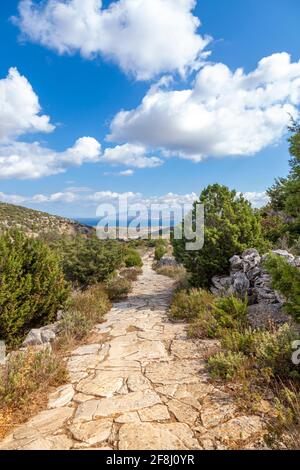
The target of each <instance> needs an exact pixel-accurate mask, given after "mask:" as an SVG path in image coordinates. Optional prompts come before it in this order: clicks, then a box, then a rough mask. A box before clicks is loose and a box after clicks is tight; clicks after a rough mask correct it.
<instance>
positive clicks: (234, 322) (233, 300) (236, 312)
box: [213, 295, 248, 329]
mask: <svg viewBox="0 0 300 470" xmlns="http://www.w3.org/2000/svg"><path fill="white" fill-rule="evenodd" d="M247 307H248V304H247V300H240V299H238V298H237V297H235V296H234V295H231V296H229V297H220V298H217V299H216V300H215V302H214V308H213V316H214V318H215V320H216V321H217V322H218V324H219V326H220V327H221V328H228V329H234V328H239V327H241V326H245V325H246V323H247Z"/></svg>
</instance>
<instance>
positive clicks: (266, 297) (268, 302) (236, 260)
mask: <svg viewBox="0 0 300 470" xmlns="http://www.w3.org/2000/svg"><path fill="white" fill-rule="evenodd" d="M272 253H274V254H276V255H278V256H281V257H283V258H285V259H286V261H287V262H288V263H290V264H291V265H293V266H295V267H298V268H300V257H296V256H293V255H292V254H291V253H288V252H287V251H285V250H273V251H272ZM266 256H267V255H265V256H260V254H259V253H258V251H257V250H256V249H249V250H246V251H245V252H244V253H243V254H242V255H241V256H237V255H235V256H233V257H232V258H231V259H230V274H229V275H228V276H215V277H213V278H212V284H213V287H212V288H211V291H212V292H213V293H214V294H215V295H230V294H234V295H237V296H238V297H240V298H245V297H246V296H247V297H248V302H249V309H248V310H249V320H250V322H251V323H252V324H253V325H254V326H264V325H265V323H266V322H269V321H272V322H275V323H284V322H287V321H289V320H290V319H289V317H287V315H285V314H284V312H283V308H282V307H283V305H284V302H285V299H284V298H283V297H282V296H281V295H280V294H279V293H278V292H276V291H275V290H274V289H273V288H272V279H271V276H270V275H269V274H268V273H267V271H266V270H265V269H264V268H263V261H264V260H265V259H266Z"/></svg>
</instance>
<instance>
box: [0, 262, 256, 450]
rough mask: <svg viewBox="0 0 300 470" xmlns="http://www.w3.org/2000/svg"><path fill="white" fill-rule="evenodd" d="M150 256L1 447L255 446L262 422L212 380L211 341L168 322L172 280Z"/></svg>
mask: <svg viewBox="0 0 300 470" xmlns="http://www.w3.org/2000/svg"><path fill="white" fill-rule="evenodd" d="M152 261H153V260H152V259H151V258H150V257H147V258H145V260H144V263H145V264H144V270H143V274H142V276H141V277H140V278H139V280H138V281H137V282H136V283H135V286H134V290H133V292H132V294H131V295H130V296H129V298H128V300H127V301H125V302H122V303H119V304H116V305H115V306H114V308H112V310H111V311H110V312H109V313H108V314H107V316H106V321H105V322H104V323H102V324H100V325H97V327H96V330H95V335H94V338H93V343H92V344H87V345H85V346H81V347H79V348H77V349H76V350H74V351H73V352H72V353H71V354H70V356H69V357H67V358H66V361H67V365H68V370H69V374H70V375H69V383H68V384H67V385H65V386H63V387H61V388H59V389H57V390H56V391H55V393H52V395H51V396H49V402H48V409H47V410H45V411H42V412H41V413H39V414H38V415H37V416H35V417H34V418H32V419H31V420H30V421H28V422H27V423H26V424H24V425H22V426H20V427H18V428H16V429H15V430H14V431H13V433H12V434H10V435H9V436H7V437H6V438H5V440H4V441H2V443H0V449H45V450H46V449H47V450H48V449H50V450H51V449H53V450H54V449H63V450H65V449H89V448H91V449H92V448H94V449H119V450H140V449H151V450H161V449H162V450H174V449H175V450H176V449H180V450H186V449H188V450H194V449H236V448H242V449H253V448H256V447H261V442H262V435H263V433H264V422H263V420H262V418H261V417H260V416H254V415H252V416H246V415H243V414H241V412H239V411H238V408H237V405H236V403H235V402H234V399H233V397H232V396H231V395H230V394H228V393H227V392H226V391H224V390H223V389H222V388H221V387H220V388H217V387H216V386H215V385H213V384H212V383H211V382H210V380H209V377H208V375H207V372H206V370H205V356H206V355H207V353H208V351H209V350H211V349H214V348H215V347H216V344H215V342H214V341H210V340H209V341H208V340H200V341H192V340H188V339H187V335H186V325H184V324H173V323H170V322H169V321H168V318H167V313H166V312H167V309H168V305H169V303H170V300H171V297H172V291H173V281H172V280H171V279H169V278H167V277H163V276H159V275H158V274H157V273H155V272H154V271H153V270H152V268H151V265H152Z"/></svg>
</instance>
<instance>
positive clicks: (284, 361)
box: [221, 325, 300, 382]
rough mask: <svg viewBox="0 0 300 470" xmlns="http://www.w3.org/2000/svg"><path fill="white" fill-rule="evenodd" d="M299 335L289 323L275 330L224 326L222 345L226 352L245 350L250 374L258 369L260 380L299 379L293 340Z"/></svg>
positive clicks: (299, 374) (243, 352)
mask: <svg viewBox="0 0 300 470" xmlns="http://www.w3.org/2000/svg"><path fill="white" fill-rule="evenodd" d="M297 338H298V334H297V332H296V331H295V330H294V329H293V328H292V327H291V326H289V325H283V326H281V327H280V328H278V329H277V330H273V331H261V330H252V329H250V328H246V329H241V330H225V329H223V330H222V334H221V345H222V348H223V349H224V350H225V352H226V353H229V352H230V353H242V354H244V355H245V356H247V357H248V359H249V362H248V366H249V367H250V369H251V370H250V369H249V371H248V375H250V374H252V373H253V372H254V371H256V373H257V377H256V379H257V380H266V381H268V382H269V381H270V380H273V379H281V380H286V379H297V380H298V379H300V368H299V367H298V366H296V365H294V364H293V362H292V354H293V349H292V344H293V341H295V340H296V339H297ZM245 373H247V371H246V370H245Z"/></svg>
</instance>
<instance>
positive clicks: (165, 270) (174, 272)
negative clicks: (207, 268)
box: [156, 266, 186, 281]
mask: <svg viewBox="0 0 300 470" xmlns="http://www.w3.org/2000/svg"><path fill="white" fill-rule="evenodd" d="M156 272H157V274H161V275H162V276H167V277H170V278H172V279H175V280H176V281H181V280H182V279H185V278H186V270H185V269H184V268H183V267H182V266H161V267H160V268H157V269H156Z"/></svg>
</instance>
